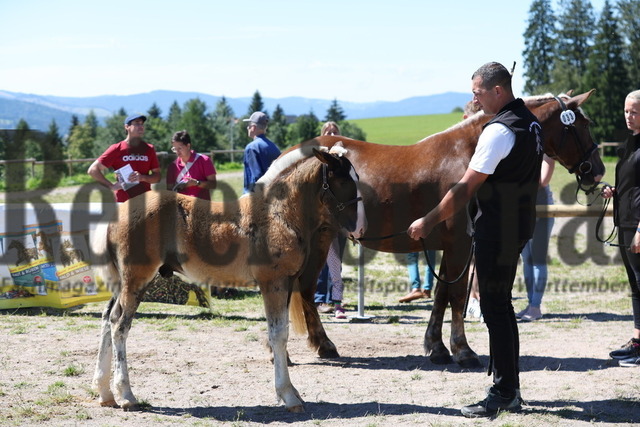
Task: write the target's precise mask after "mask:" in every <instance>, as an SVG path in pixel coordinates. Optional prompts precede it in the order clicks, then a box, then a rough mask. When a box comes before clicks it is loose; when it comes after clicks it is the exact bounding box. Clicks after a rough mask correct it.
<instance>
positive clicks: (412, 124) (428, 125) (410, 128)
mask: <svg viewBox="0 0 640 427" xmlns="http://www.w3.org/2000/svg"><path fill="white" fill-rule="evenodd" d="M461 118H462V115H461V113H449V114H429V115H423V116H402V117H383V118H376V119H359V120H349V121H350V122H352V123H354V124H356V125H358V126H359V127H360V128H361V129H362V130H363V131H364V132H365V133H366V135H367V141H369V142H375V143H378V144H389V145H408V144H413V143H415V142H418V141H420V140H421V139H424V138H425V137H427V136H429V135H432V134H434V133H437V132H440V131H443V130H445V129H447V128H449V127H451V126H453V125H454V124H456V123H457V122H458V121H460V119H461Z"/></svg>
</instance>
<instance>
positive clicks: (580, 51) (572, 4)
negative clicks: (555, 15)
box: [552, 0, 595, 92]
mask: <svg viewBox="0 0 640 427" xmlns="http://www.w3.org/2000/svg"><path fill="white" fill-rule="evenodd" d="M560 7H561V9H562V13H561V14H560V19H558V24H559V28H558V31H557V32H556V34H557V35H556V37H557V46H556V51H555V58H554V66H553V71H552V81H553V84H552V90H553V91H554V92H566V91H568V90H570V89H577V88H578V87H580V84H581V82H582V76H583V75H584V73H585V72H586V70H587V58H588V57H589V53H590V50H591V45H592V42H593V36H592V30H593V28H594V26H595V19H594V17H593V8H592V7H591V3H589V2H585V1H584V0H560Z"/></svg>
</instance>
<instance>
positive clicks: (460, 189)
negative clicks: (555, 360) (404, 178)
mask: <svg viewBox="0 0 640 427" xmlns="http://www.w3.org/2000/svg"><path fill="white" fill-rule="evenodd" d="M471 89H472V92H473V102H474V103H475V104H477V105H479V106H480V108H482V110H483V111H484V112H485V113H486V114H491V115H495V116H494V117H493V118H492V119H491V120H490V121H489V123H487V124H486V125H485V126H484V128H483V131H482V134H481V135H480V138H479V139H478V145H477V146H476V150H475V153H474V154H473V157H472V158H471V161H470V162H469V167H468V168H467V170H466V171H465V174H464V176H463V177H462V179H461V180H460V181H459V182H458V183H457V184H456V185H454V186H453V187H452V188H451V190H449V192H447V194H445V196H444V197H443V199H442V200H441V201H440V203H439V204H438V206H436V207H435V208H434V209H433V210H432V211H430V212H429V213H427V214H426V215H425V216H424V217H422V218H419V219H417V220H416V221H414V222H413V224H411V226H410V227H409V230H408V231H407V232H408V234H409V236H410V237H412V238H413V239H419V238H425V237H427V236H428V235H429V233H430V232H431V230H432V229H433V227H434V226H435V225H436V224H438V223H439V222H441V221H444V220H446V219H447V218H449V217H451V216H453V215H454V214H455V213H456V211H457V210H458V209H460V208H462V207H463V206H465V205H466V204H467V203H468V202H470V201H471V200H472V198H474V196H475V200H474V201H471V206H472V208H475V209H474V210H475V215H474V220H475V221H474V222H475V236H474V238H475V259H476V275H477V277H478V284H479V290H480V308H481V310H482V314H483V315H484V321H485V323H486V325H487V328H488V329H489V344H490V356H491V358H490V362H489V369H490V371H491V370H492V371H493V385H492V386H491V387H490V388H489V391H488V394H487V397H486V398H485V399H484V400H482V401H480V402H478V403H477V404H475V405H471V406H465V407H463V408H462V414H463V415H464V416H466V417H490V416H493V415H495V414H497V413H498V412H499V411H512V412H516V411H520V410H521V409H522V406H521V404H522V399H521V397H520V380H519V372H520V369H519V353H520V348H519V347H520V342H519V337H518V325H517V322H516V317H515V314H514V311H513V305H512V304H511V291H512V289H513V282H514V280H515V276H516V268H517V265H518V258H519V256H520V252H521V251H522V248H523V247H524V245H525V243H526V242H527V240H529V239H530V238H531V236H532V234H533V228H534V225H535V217H536V211H535V202H536V191H537V187H538V180H539V176H540V163H541V161H542V139H541V135H540V125H539V124H538V121H537V119H536V117H535V116H534V115H533V114H532V113H531V112H530V111H529V110H528V109H527V108H526V107H525V105H524V102H523V101H522V99H519V98H518V99H516V98H515V97H514V95H513V91H512V89H511V74H510V73H509V71H508V70H507V69H506V68H505V67H504V66H502V65H501V64H499V63H497V62H490V63H487V64H485V65H483V66H482V67H480V68H479V69H478V70H477V71H476V72H475V73H473V76H472V78H471Z"/></svg>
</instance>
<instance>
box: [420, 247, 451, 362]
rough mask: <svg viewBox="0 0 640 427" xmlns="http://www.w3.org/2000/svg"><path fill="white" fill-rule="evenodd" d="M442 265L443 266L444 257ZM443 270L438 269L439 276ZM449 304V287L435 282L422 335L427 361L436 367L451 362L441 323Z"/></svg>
mask: <svg viewBox="0 0 640 427" xmlns="http://www.w3.org/2000/svg"><path fill="white" fill-rule="evenodd" d="M442 263H443V264H444V257H443V261H442ZM443 271H444V268H441V269H440V275H442V274H443ZM448 302H449V287H448V286H447V285H446V284H444V283H440V282H439V281H438V282H436V286H435V293H434V295H433V308H432V309H431V317H430V318H429V325H428V326H427V330H426V332H425V334H424V351H425V354H426V355H427V356H429V360H431V362H432V363H435V364H436V365H446V364H448V363H451V362H453V359H451V354H450V353H449V349H448V348H447V347H446V346H445V345H444V342H443V341H442V323H443V321H444V311H445V309H446V308H447V304H448Z"/></svg>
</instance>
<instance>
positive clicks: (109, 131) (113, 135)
mask: <svg viewBox="0 0 640 427" xmlns="http://www.w3.org/2000/svg"><path fill="white" fill-rule="evenodd" d="M126 117H127V112H126V111H125V109H124V108H120V110H118V112H117V113H116V114H114V115H113V116H111V117H107V118H106V119H105V121H104V123H105V124H104V126H101V127H100V128H98V134H97V136H96V139H95V142H94V145H93V152H92V154H91V156H90V157H93V158H97V157H98V156H100V154H102V153H103V152H104V150H106V149H107V148H108V147H109V146H110V145H112V144H115V143H118V142H120V141H123V140H124V139H125V138H126V137H127V133H126V131H125V130H124V119H125V118H126Z"/></svg>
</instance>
